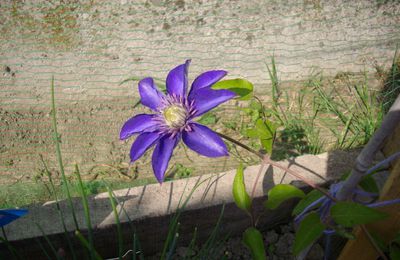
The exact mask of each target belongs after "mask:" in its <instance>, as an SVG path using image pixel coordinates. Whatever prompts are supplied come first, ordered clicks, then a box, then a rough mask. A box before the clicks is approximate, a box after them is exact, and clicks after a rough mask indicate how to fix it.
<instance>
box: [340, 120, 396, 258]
mask: <svg viewBox="0 0 400 260" xmlns="http://www.w3.org/2000/svg"><path fill="white" fill-rule="evenodd" d="M399 149H400V125H399V126H398V127H397V129H396V131H395V133H393V134H392V135H391V137H390V138H389V139H388V140H387V142H386V145H385V147H384V149H383V153H384V154H385V156H389V155H391V154H393V153H395V152H398V151H399ZM399 187H400V159H397V160H396V161H395V162H393V163H392V164H391V169H390V176H389V177H388V179H387V181H386V183H385V185H384V187H383V189H382V192H381V197H380V200H381V201H384V200H391V199H397V198H400V188H399ZM381 209H382V211H384V212H387V213H388V214H389V217H388V218H387V219H385V220H384V221H379V222H375V223H372V224H369V225H367V228H368V230H369V231H370V232H372V233H376V234H378V235H379V236H380V237H381V238H382V239H383V240H384V241H385V242H386V243H388V242H389V241H391V240H392V239H393V238H394V236H395V235H396V234H397V233H398V232H399V231H400V204H396V205H392V206H390V207H384V208H381ZM354 234H355V235H356V237H357V239H356V240H350V241H349V242H348V243H347V244H346V246H345V247H344V249H343V250H342V253H341V255H340V256H339V258H338V259H340V260H347V259H363V260H369V259H371V260H375V259H377V257H378V253H377V252H376V250H375V249H374V248H373V246H372V245H371V242H370V241H369V240H368V238H367V236H366V235H365V233H364V232H363V231H362V230H361V229H360V228H357V229H356V230H355V231H354Z"/></svg>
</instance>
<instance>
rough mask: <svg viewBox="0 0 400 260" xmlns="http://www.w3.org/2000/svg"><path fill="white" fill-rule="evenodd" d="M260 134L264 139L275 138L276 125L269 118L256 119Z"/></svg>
mask: <svg viewBox="0 0 400 260" xmlns="http://www.w3.org/2000/svg"><path fill="white" fill-rule="evenodd" d="M256 129H257V132H258V136H259V137H260V138H262V139H272V138H274V135H275V131H276V126H275V125H274V124H273V123H272V122H271V121H269V120H265V121H264V120H262V119H258V120H257V121H256Z"/></svg>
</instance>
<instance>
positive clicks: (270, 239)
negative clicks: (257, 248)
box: [265, 230, 279, 245]
mask: <svg viewBox="0 0 400 260" xmlns="http://www.w3.org/2000/svg"><path fill="white" fill-rule="evenodd" d="M278 239H279V235H278V234H277V233H276V232H275V230H270V231H267V234H266V236H265V242H266V245H269V244H275V243H276V242H278Z"/></svg>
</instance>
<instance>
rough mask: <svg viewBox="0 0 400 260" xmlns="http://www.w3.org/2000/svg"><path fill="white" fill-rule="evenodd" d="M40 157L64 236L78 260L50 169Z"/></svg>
mask: <svg viewBox="0 0 400 260" xmlns="http://www.w3.org/2000/svg"><path fill="white" fill-rule="evenodd" d="M39 157H40V160H41V161H42V164H43V167H44V170H45V173H46V175H47V178H49V181H50V187H51V190H52V193H53V196H54V199H55V201H56V208H57V212H58V215H59V217H60V220H61V224H62V226H63V229H64V236H65V239H66V240H67V243H68V247H69V250H70V252H71V254H72V259H74V260H75V259H76V255H75V250H74V248H73V246H72V242H71V239H70V237H69V235H68V230H67V226H66V225H65V221H64V214H63V212H62V210H61V207H60V203H59V201H58V197H57V192H56V189H55V186H54V182H53V178H52V177H51V174H50V171H49V169H48V167H47V164H46V163H45V161H44V159H43V156H42V155H41V154H40V155H39Z"/></svg>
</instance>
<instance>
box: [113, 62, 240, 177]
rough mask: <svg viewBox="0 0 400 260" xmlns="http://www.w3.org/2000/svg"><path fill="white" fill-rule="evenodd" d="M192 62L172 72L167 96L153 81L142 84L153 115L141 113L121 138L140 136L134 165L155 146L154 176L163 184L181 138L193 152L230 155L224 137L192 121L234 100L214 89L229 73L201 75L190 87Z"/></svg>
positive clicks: (134, 148)
mask: <svg viewBox="0 0 400 260" xmlns="http://www.w3.org/2000/svg"><path fill="white" fill-rule="evenodd" d="M189 63H190V60H187V61H186V62H185V63H184V64H181V65H179V66H177V67H176V68H174V69H173V70H171V71H170V72H169V74H168V76H167V79H166V86H167V95H164V94H163V93H162V92H160V91H159V90H158V89H157V87H156V85H155V83H154V81H153V79H152V78H144V79H142V80H141V81H140V82H139V93H140V96H141V103H142V104H143V105H145V106H147V107H149V108H150V109H151V110H153V111H154V112H155V113H154V114H139V115H136V116H134V117H132V118H131V119H129V120H128V121H127V122H125V124H124V125H123V126H122V129H121V133H120V139H121V140H125V139H127V138H129V137H131V136H132V135H134V134H139V135H138V137H137V138H136V140H135V142H134V143H133V145H132V148H131V151H130V157H131V162H134V161H136V160H137V159H139V158H140V157H141V156H142V155H143V154H144V153H145V152H146V151H147V150H148V149H149V148H150V147H152V146H153V145H155V146H156V147H155V149H154V152H153V157H152V166H153V171H154V175H155V176H156V178H157V180H158V182H160V183H162V182H163V180H164V174H165V171H166V169H167V167H168V163H169V161H170V159H171V156H172V152H173V150H174V148H175V147H176V145H177V144H178V143H179V141H180V139H181V138H182V140H183V142H184V143H185V144H186V145H187V146H188V147H189V148H190V149H192V150H193V151H195V152H197V153H199V154H201V155H204V156H208V157H219V156H227V155H228V150H227V148H226V145H225V143H224V142H223V141H222V139H221V137H219V136H218V134H216V133H215V132H213V131H212V130H210V129H209V128H208V127H206V126H204V125H201V124H198V123H196V122H194V121H193V119H194V118H195V117H198V116H201V115H203V114H204V113H206V112H207V111H209V110H211V109H213V108H214V107H216V106H218V105H219V104H221V103H223V102H225V101H227V100H230V99H232V98H233V97H235V96H236V94H235V93H233V92H231V91H229V90H214V89H211V86H212V85H213V84H214V83H216V82H217V81H219V80H220V79H222V78H223V77H224V76H225V75H226V74H227V72H226V71H223V70H212V71H207V72H204V73H202V74H200V75H199V76H198V77H197V78H196V79H195V80H194V81H193V83H192V87H191V89H190V91H189V93H187V88H188V67H189Z"/></svg>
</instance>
